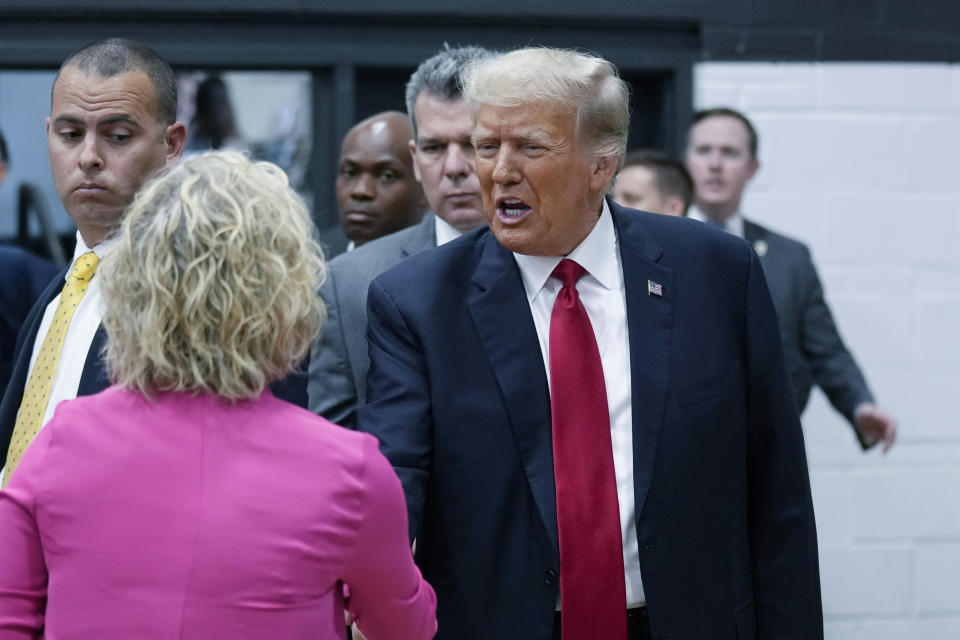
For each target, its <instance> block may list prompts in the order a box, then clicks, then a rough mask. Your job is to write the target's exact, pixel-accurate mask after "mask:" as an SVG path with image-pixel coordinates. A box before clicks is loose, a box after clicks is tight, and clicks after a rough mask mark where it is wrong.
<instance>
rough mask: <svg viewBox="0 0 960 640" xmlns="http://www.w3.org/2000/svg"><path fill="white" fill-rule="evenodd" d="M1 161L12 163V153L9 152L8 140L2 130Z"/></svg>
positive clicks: (0, 134) (0, 135)
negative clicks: (4, 137)
mask: <svg viewBox="0 0 960 640" xmlns="http://www.w3.org/2000/svg"><path fill="white" fill-rule="evenodd" d="M0 162H2V163H3V164H10V154H9V153H7V141H6V140H4V139H3V131H0Z"/></svg>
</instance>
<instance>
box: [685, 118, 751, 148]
mask: <svg viewBox="0 0 960 640" xmlns="http://www.w3.org/2000/svg"><path fill="white" fill-rule="evenodd" d="M717 116H726V117H728V118H736V119H737V120H739V121H740V122H742V123H743V126H744V127H746V128H747V145H748V146H749V147H750V155H751V156H752V157H754V158H756V157H757V149H758V148H759V141H758V139H757V130H756V129H755V128H754V127H753V123H752V122H750V119H749V118H747V116H745V115H743V114H742V113H740V112H739V111H737V110H736V109H731V108H730V107H714V108H712V109H703V110H701V111H697V112H696V113H695V114H693V122H691V123H690V128H691V129H692V128H693V125H695V124H697V123H698V122H700V121H701V120H706V119H707V118H714V117H717ZM688 136H689V130H688Z"/></svg>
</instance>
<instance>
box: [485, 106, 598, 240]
mask: <svg viewBox="0 0 960 640" xmlns="http://www.w3.org/2000/svg"><path fill="white" fill-rule="evenodd" d="M473 143H474V147H475V148H476V165H477V176H478V178H479V179H480V189H481V193H482V194H483V208H484V214H485V215H486V218H487V223H488V224H489V225H490V229H491V230H492V231H493V233H494V235H495V236H496V237H497V240H499V241H500V243H501V244H502V245H503V246H505V247H506V248H508V249H510V250H511V251H514V252H516V253H522V254H529V255H542V256H564V255H567V254H568V253H570V252H571V251H573V249H575V248H576V247H577V245H579V244H580V242H581V241H582V240H583V239H584V238H586V237H587V234H589V233H590V231H591V230H592V229H593V226H594V225H595V224H596V222H597V219H598V218H599V216H600V211H601V206H602V200H603V189H604V188H605V187H606V185H607V182H608V181H609V180H610V177H611V176H612V173H613V171H614V169H615V166H613V165H615V164H616V163H614V162H612V161H611V160H610V159H606V160H607V161H598V160H596V159H595V158H593V157H592V155H591V154H589V153H588V152H586V151H585V150H584V149H582V148H581V145H580V144H579V141H578V139H577V131H576V118H575V114H573V113H570V112H568V111H561V110H559V109H557V108H555V107H552V106H550V105H546V104H540V103H533V104H525V105H521V106H516V107H499V106H494V105H487V104H481V105H480V106H479V108H478V110H477V124H476V127H475V129H474V132H473Z"/></svg>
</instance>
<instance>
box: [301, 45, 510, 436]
mask: <svg viewBox="0 0 960 640" xmlns="http://www.w3.org/2000/svg"><path fill="white" fill-rule="evenodd" d="M491 55H492V52H490V51H487V50H486V49H482V48H480V47H449V46H446V45H445V46H444V48H443V49H442V50H441V51H440V52H439V53H437V54H436V55H434V56H432V57H431V58H428V59H427V60H425V61H424V62H422V63H421V64H420V66H419V67H418V68H417V70H416V71H415V72H414V73H413V75H412V76H411V77H410V81H409V82H408V83H407V92H406V101H407V113H408V114H409V115H410V121H411V124H412V125H413V140H411V141H410V153H411V155H412V156H413V167H414V172H415V173H416V176H417V180H419V181H420V185H421V186H422V187H423V192H424V194H425V195H426V198H427V202H428V204H429V205H430V212H428V213H427V214H426V215H425V216H424V217H423V220H422V221H421V222H420V223H419V224H417V225H415V226H413V227H410V228H408V229H404V230H402V231H398V232H396V233H393V234H390V235H388V236H385V237H383V238H379V239H377V240H374V241H373V242H370V243H369V244H366V245H364V246H362V247H359V248H358V249H357V250H355V251H351V252H350V253H346V254H343V255H340V256H338V257H337V258H336V259H335V260H333V261H332V262H331V263H330V270H329V272H328V275H327V281H326V283H324V286H323V288H322V289H321V291H320V295H321V296H322V297H323V299H324V302H325V303H326V305H327V312H328V318H327V322H326V324H325V325H324V328H323V332H322V333H321V335H320V337H319V338H318V339H317V342H316V343H314V346H313V350H312V352H311V355H310V380H309V383H308V393H309V399H310V405H309V406H310V410H311V411H314V412H316V413H319V414H320V415H322V416H324V417H325V418H328V419H330V420H332V421H334V422H336V423H338V424H341V425H344V426H350V427H352V426H355V417H354V414H355V411H356V408H357V406H358V405H359V404H361V403H362V402H363V401H364V399H365V397H366V377H367V367H368V358H367V335H366V334H367V287H368V286H369V285H370V281H371V280H373V279H374V278H375V277H376V276H378V275H380V274H381V273H383V272H384V271H386V270H387V269H389V268H390V267H392V266H394V265H396V264H397V263H399V262H400V261H401V260H403V259H404V258H406V257H407V256H410V255H413V254H415V253H419V252H421V251H424V250H426V249H430V248H432V247H436V246H438V245H441V244H444V243H445V242H448V241H450V240H453V239H454V238H456V237H457V236H459V235H460V234H461V233H464V232H466V231H469V230H471V229H473V228H475V227H478V226H480V225H481V224H482V223H483V222H484V217H483V212H482V210H481V200H480V183H479V182H478V181H477V175H476V172H475V171H474V164H473V146H472V145H471V144H470V134H471V132H472V130H473V120H472V118H471V116H470V110H469V108H468V107H467V104H466V102H465V101H464V99H463V96H462V95H461V94H460V87H459V84H458V82H457V75H458V74H459V72H460V70H461V69H462V68H463V67H464V65H465V64H466V63H467V62H469V61H470V60H472V59H474V58H486V57H489V56H491Z"/></svg>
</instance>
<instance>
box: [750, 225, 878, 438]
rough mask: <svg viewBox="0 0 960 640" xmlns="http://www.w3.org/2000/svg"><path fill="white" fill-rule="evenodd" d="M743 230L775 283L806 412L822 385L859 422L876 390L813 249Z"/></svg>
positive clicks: (790, 363)
mask: <svg viewBox="0 0 960 640" xmlns="http://www.w3.org/2000/svg"><path fill="white" fill-rule="evenodd" d="M743 234H744V238H745V239H746V240H747V242H749V243H750V245H751V246H753V247H754V249H755V250H756V251H757V254H758V255H759V256H760V263H761V264H762V265H763V270H764V273H765V274H766V278H767V284H768V285H769V286H770V295H771V296H772V298H773V306H774V308H776V310H777V318H778V321H779V323H780V334H781V336H782V338H783V350H784V356H785V358H786V363H787V371H788V372H789V374H790V376H791V378H792V379H793V387H794V391H795V392H796V397H797V407H799V410H800V412H803V410H804V408H806V406H807V401H808V400H809V398H810V389H811V387H812V386H813V385H814V384H816V385H817V386H819V387H820V388H821V389H823V391H824V393H825V394H826V395H827V398H829V400H830V403H831V404H832V405H833V406H834V408H836V410H837V411H839V412H840V413H841V414H843V416H844V417H846V419H847V420H848V421H849V422H850V424H851V425H854V411H855V409H856V408H857V405H859V404H860V403H862V402H873V395H872V394H871V393H870V389H869V388H868V387H867V381H866V380H865V379H864V376H863V374H862V373H861V372H860V368H859V367H858V366H857V363H856V362H855V361H854V359H853V356H852V355H850V352H849V351H848V350H847V347H846V346H845V345H844V343H843V340H842V339H841V338H840V332H839V331H838V330H837V325H836V323H835V322H834V320H833V315H832V314H831V313H830V308H829V307H828V306H827V303H826V301H825V300H824V298H823V286H822V285H821V284H820V277H819V276H818V275H817V270H816V268H815V267H814V266H813V260H811V259H810V251H809V250H808V249H807V247H806V246H805V245H803V244H802V243H800V242H797V241H796V240H792V239H790V238H787V237H786V236H782V235H780V234H779V233H774V232H773V231H770V230H769V229H767V228H765V227H762V226H760V225H758V224H756V223H754V222H750V221H749V220H744V222H743ZM854 432H855V433H856V434H857V437H858V438H859V439H860V444H861V446H863V447H864V448H866V447H867V443H866V442H864V440H863V439H862V437H861V436H860V432H859V431H858V430H857V429H856V428H855V429H854Z"/></svg>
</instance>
